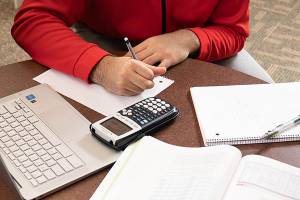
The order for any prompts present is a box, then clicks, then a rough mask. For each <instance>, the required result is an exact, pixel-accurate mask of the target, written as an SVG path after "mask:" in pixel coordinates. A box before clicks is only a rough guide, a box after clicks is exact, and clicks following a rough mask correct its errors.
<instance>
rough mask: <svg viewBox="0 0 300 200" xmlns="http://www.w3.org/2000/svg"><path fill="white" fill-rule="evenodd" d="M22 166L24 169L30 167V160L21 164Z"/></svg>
mask: <svg viewBox="0 0 300 200" xmlns="http://www.w3.org/2000/svg"><path fill="white" fill-rule="evenodd" d="M22 164H23V166H24V167H25V168H27V167H29V166H31V165H32V164H33V162H31V161H30V160H26V161H25V162H23V163H22Z"/></svg>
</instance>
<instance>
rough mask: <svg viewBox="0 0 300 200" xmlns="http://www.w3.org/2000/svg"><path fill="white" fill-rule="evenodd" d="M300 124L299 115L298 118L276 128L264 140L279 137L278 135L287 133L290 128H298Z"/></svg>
mask: <svg viewBox="0 0 300 200" xmlns="http://www.w3.org/2000/svg"><path fill="white" fill-rule="evenodd" d="M298 124H300V115H298V116H297V117H295V118H293V119H291V120H289V121H287V122H285V123H283V124H280V125H278V126H276V127H275V128H274V129H272V130H270V131H268V132H266V133H265V134H264V135H263V136H262V138H263V139H268V138H271V137H273V136H274V135H277V134H280V133H282V132H283V131H286V130H288V129H290V128H293V127H295V126H297V125H298Z"/></svg>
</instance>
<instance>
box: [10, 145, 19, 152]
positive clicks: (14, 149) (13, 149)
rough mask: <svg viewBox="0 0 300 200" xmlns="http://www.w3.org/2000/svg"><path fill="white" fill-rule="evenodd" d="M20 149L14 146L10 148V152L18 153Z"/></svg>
mask: <svg viewBox="0 0 300 200" xmlns="http://www.w3.org/2000/svg"><path fill="white" fill-rule="evenodd" d="M18 149H19V147H18V146H17V145H13V146H11V147H9V150H10V151H11V152H15V151H17V150H18Z"/></svg>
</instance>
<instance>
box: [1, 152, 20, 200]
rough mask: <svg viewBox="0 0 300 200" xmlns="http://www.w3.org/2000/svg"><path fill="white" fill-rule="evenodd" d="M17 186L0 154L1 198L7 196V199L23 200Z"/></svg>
mask: <svg viewBox="0 0 300 200" xmlns="http://www.w3.org/2000/svg"><path fill="white" fill-rule="evenodd" d="M16 187H17V186H16V185H15V183H14V182H13V178H12V176H11V175H10V173H9V172H8V170H7V168H6V166H5V164H4V162H3V160H2V158H1V155H0V199H2V197H5V199H6V200H15V199H18V200H21V199H22V198H21V196H20V194H19V192H18V190H17V188H16Z"/></svg>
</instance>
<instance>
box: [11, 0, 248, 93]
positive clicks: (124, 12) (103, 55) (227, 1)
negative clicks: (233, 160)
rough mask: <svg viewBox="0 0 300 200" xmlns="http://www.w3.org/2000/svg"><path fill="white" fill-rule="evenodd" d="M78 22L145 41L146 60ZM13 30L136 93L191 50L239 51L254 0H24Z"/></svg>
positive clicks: (109, 84) (211, 55)
mask: <svg viewBox="0 0 300 200" xmlns="http://www.w3.org/2000/svg"><path fill="white" fill-rule="evenodd" d="M76 22H81V23H83V24H85V25H86V26H87V27H89V28H91V29H92V30H93V31H94V32H96V33H98V34H101V35H103V36H105V37H110V38H124V37H128V38H129V39H130V40H134V41H140V43H139V44H138V45H137V46H135V47H134V50H135V52H136V54H137V56H138V58H139V59H140V60H134V59H132V58H130V57H126V56H123V57H117V56H113V55H111V54H110V53H108V52H106V51H105V50H103V49H102V48H100V47H99V46H98V45H96V44H94V43H89V42H87V41H85V40H83V39H81V38H80V37H79V36H78V35H76V34H75V33H74V32H73V31H72V30H71V29H70V28H69V27H70V26H72V25H73V24H74V23H76ZM11 32H12V36H13V37H14V39H15V40H16V42H17V43H18V44H19V45H20V46H21V47H23V48H24V50H25V51H27V52H28V53H29V54H30V55H31V57H32V58H33V59H34V60H36V61H37V62H39V63H41V64H43V65H45V66H48V67H51V68H54V69H57V70H60V71H62V72H64V73H67V74H71V75H73V76H75V77H78V78H81V79H83V80H86V81H89V80H90V81H92V82H95V83H97V84H100V85H102V86H103V87H105V88H106V89H107V90H109V91H111V92H113V93H115V94H119V95H136V94H139V93H141V92H142V91H143V90H145V89H147V88H151V87H153V84H154V83H153V78H154V76H156V75H161V74H163V73H165V72H166V69H167V68H169V67H170V66H173V65H176V64H177V63H180V62H182V61H183V60H185V59H186V58H187V57H188V56H189V55H191V54H192V53H194V54H197V55H196V57H197V58H198V59H200V60H204V61H217V60H222V59H224V58H228V57H230V56H233V55H235V54H237V53H238V52H239V51H240V50H241V49H242V48H243V46H244V43H245V41H246V38H247V37H248V35H249V0H189V1H182V0H156V1H149V0H127V1H123V0H109V1H108V0H76V1H75V0H60V1H56V0H25V1H24V3H23V4H22V6H21V8H20V10H19V11H18V13H17V14H16V17H15V22H14V25H13V27H12V30H11ZM155 63H159V64H158V66H157V67H154V64H155Z"/></svg>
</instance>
